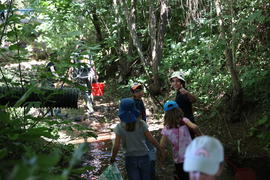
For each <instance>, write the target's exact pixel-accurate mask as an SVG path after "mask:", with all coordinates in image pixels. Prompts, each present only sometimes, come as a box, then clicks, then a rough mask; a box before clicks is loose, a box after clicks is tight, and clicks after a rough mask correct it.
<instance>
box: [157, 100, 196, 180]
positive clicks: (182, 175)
mask: <svg viewBox="0 0 270 180" xmlns="http://www.w3.org/2000/svg"><path fill="white" fill-rule="evenodd" d="M164 111H165V116H164V128H163V129H162V131H161V134H162V137H161V140H160V145H161V146H162V147H164V148H165V147H166V144H167V142H168V141H169V142H170V143H171V144H172V151H173V160H174V164H175V169H176V171H175V179H181V180H182V179H186V180H188V179H189V177H188V173H186V172H184V171H183V162H184V154H185V150H186V148H187V146H188V145H189V144H190V143H191V141H192V140H191V136H190V132H189V128H190V129H191V131H193V132H195V134H196V135H201V132H200V130H199V128H198V126H197V125H196V124H194V123H192V122H191V121H190V120H189V119H187V118H185V117H183V111H182V110H181V109H180V108H179V106H178V105H177V103H176V102H175V101H168V102H166V103H165V105H164Z"/></svg>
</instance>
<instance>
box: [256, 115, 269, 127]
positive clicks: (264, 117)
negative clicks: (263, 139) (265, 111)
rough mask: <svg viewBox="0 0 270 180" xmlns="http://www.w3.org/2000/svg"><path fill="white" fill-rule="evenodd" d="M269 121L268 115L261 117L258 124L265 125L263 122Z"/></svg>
mask: <svg viewBox="0 0 270 180" xmlns="http://www.w3.org/2000/svg"><path fill="white" fill-rule="evenodd" d="M267 122H268V118H267V116H263V118H261V119H260V120H259V121H258V125H263V124H266V123H267Z"/></svg>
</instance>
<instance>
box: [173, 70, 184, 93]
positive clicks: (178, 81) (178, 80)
mask: <svg viewBox="0 0 270 180" xmlns="http://www.w3.org/2000/svg"><path fill="white" fill-rule="evenodd" d="M170 83H171V86H172V88H174V89H175V90H179V89H181V88H185V87H186V80H185V75H184V73H182V72H181V71H175V72H173V73H172V75H171V76H170Z"/></svg>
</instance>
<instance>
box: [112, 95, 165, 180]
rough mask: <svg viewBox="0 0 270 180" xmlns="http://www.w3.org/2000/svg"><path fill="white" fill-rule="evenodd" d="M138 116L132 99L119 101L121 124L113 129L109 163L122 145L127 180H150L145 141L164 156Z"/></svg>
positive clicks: (113, 160) (138, 113)
mask: <svg viewBox="0 0 270 180" xmlns="http://www.w3.org/2000/svg"><path fill="white" fill-rule="evenodd" d="M140 114H141V113H140V111H139V110H138V109H137V108H136V106H135V102H134V100H133V99H132V98H124V99H122V100H121V102H120V106H119V112H118V116H119V118H120V119H121V122H120V123H119V124H117V126H116V127H115V129H114V132H115V134H116V136H115V140H114V145H113V149H112V156H111V159H110V162H111V163H113V162H115V158H116V156H117V153H118V151H119V149H120V144H121V143H122V147H123V149H124V152H125V153H124V154H125V167H126V171H127V176H128V179H129V180H150V179H151V172H150V159H149V156H148V148H147V145H146V143H145V141H146V139H147V140H148V141H150V142H151V143H152V144H153V145H154V146H155V147H156V148H157V149H158V150H159V151H161V152H162V155H164V150H163V149H162V148H161V146H160V145H159V143H158V142H157V141H156V139H155V138H154V137H153V136H152V134H151V133H150V132H149V130H148V126H147V124H146V123H145V121H143V120H140Z"/></svg>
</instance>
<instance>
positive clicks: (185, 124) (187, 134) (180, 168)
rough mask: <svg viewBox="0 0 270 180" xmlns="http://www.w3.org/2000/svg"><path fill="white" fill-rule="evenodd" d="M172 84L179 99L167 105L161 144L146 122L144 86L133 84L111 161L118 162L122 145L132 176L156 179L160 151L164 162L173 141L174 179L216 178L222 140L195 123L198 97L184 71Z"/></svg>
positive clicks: (136, 179)
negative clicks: (156, 164) (193, 105)
mask: <svg viewBox="0 0 270 180" xmlns="http://www.w3.org/2000/svg"><path fill="white" fill-rule="evenodd" d="M170 83H171V86H172V88H174V90H175V91H176V99H175V101H167V102H166V103H165V104H164V111H165V116H164V128H163V129H162V131H161V135H162V137H161V139H160V142H159V143H158V141H157V140H156V139H155V138H154V137H153V136H152V134H151V132H150V131H149V129H148V125H147V122H146V119H147V118H146V110H145V106H144V103H143V101H142V97H143V95H144V91H143V86H142V85H141V84H135V85H133V86H132V87H131V92H132V94H133V97H132V98H123V99H122V100H121V102H120V105H119V112H118V116H119V118H120V120H121V121H120V123H119V124H117V126H116V127H115V128H114V132H115V140H114V144H113V149H112V155H111V159H110V162H111V163H114V162H115V159H116V156H117V153H118V151H119V149H120V145H121V144H122V147H123V150H124V153H125V168H126V171H127V176H128V179H129V180H153V179H156V177H155V174H156V173H155V162H156V159H157V156H156V154H159V156H158V157H159V158H160V161H163V160H164V159H165V158H166V156H167V155H168V152H167V150H166V147H167V144H168V142H170V143H171V145H172V152H173V160H174V165H175V173H174V179H177V180H178V179H181V180H182V179H187V180H188V179H190V180H204V179H205V180H212V179H215V177H216V176H218V175H220V173H221V170H222V165H223V161H224V150H223V146H222V144H221V142H220V141H219V140H218V139H216V138H214V137H210V136H205V135H203V134H202V133H201V131H200V129H199V127H198V126H197V125H196V124H195V120H194V115H193V110H192V103H193V102H195V101H196V97H195V96H194V95H193V94H191V93H190V92H189V91H188V90H186V81H185V77H184V74H183V73H182V72H180V71H176V72H174V73H172V75H171V76H170Z"/></svg>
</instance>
